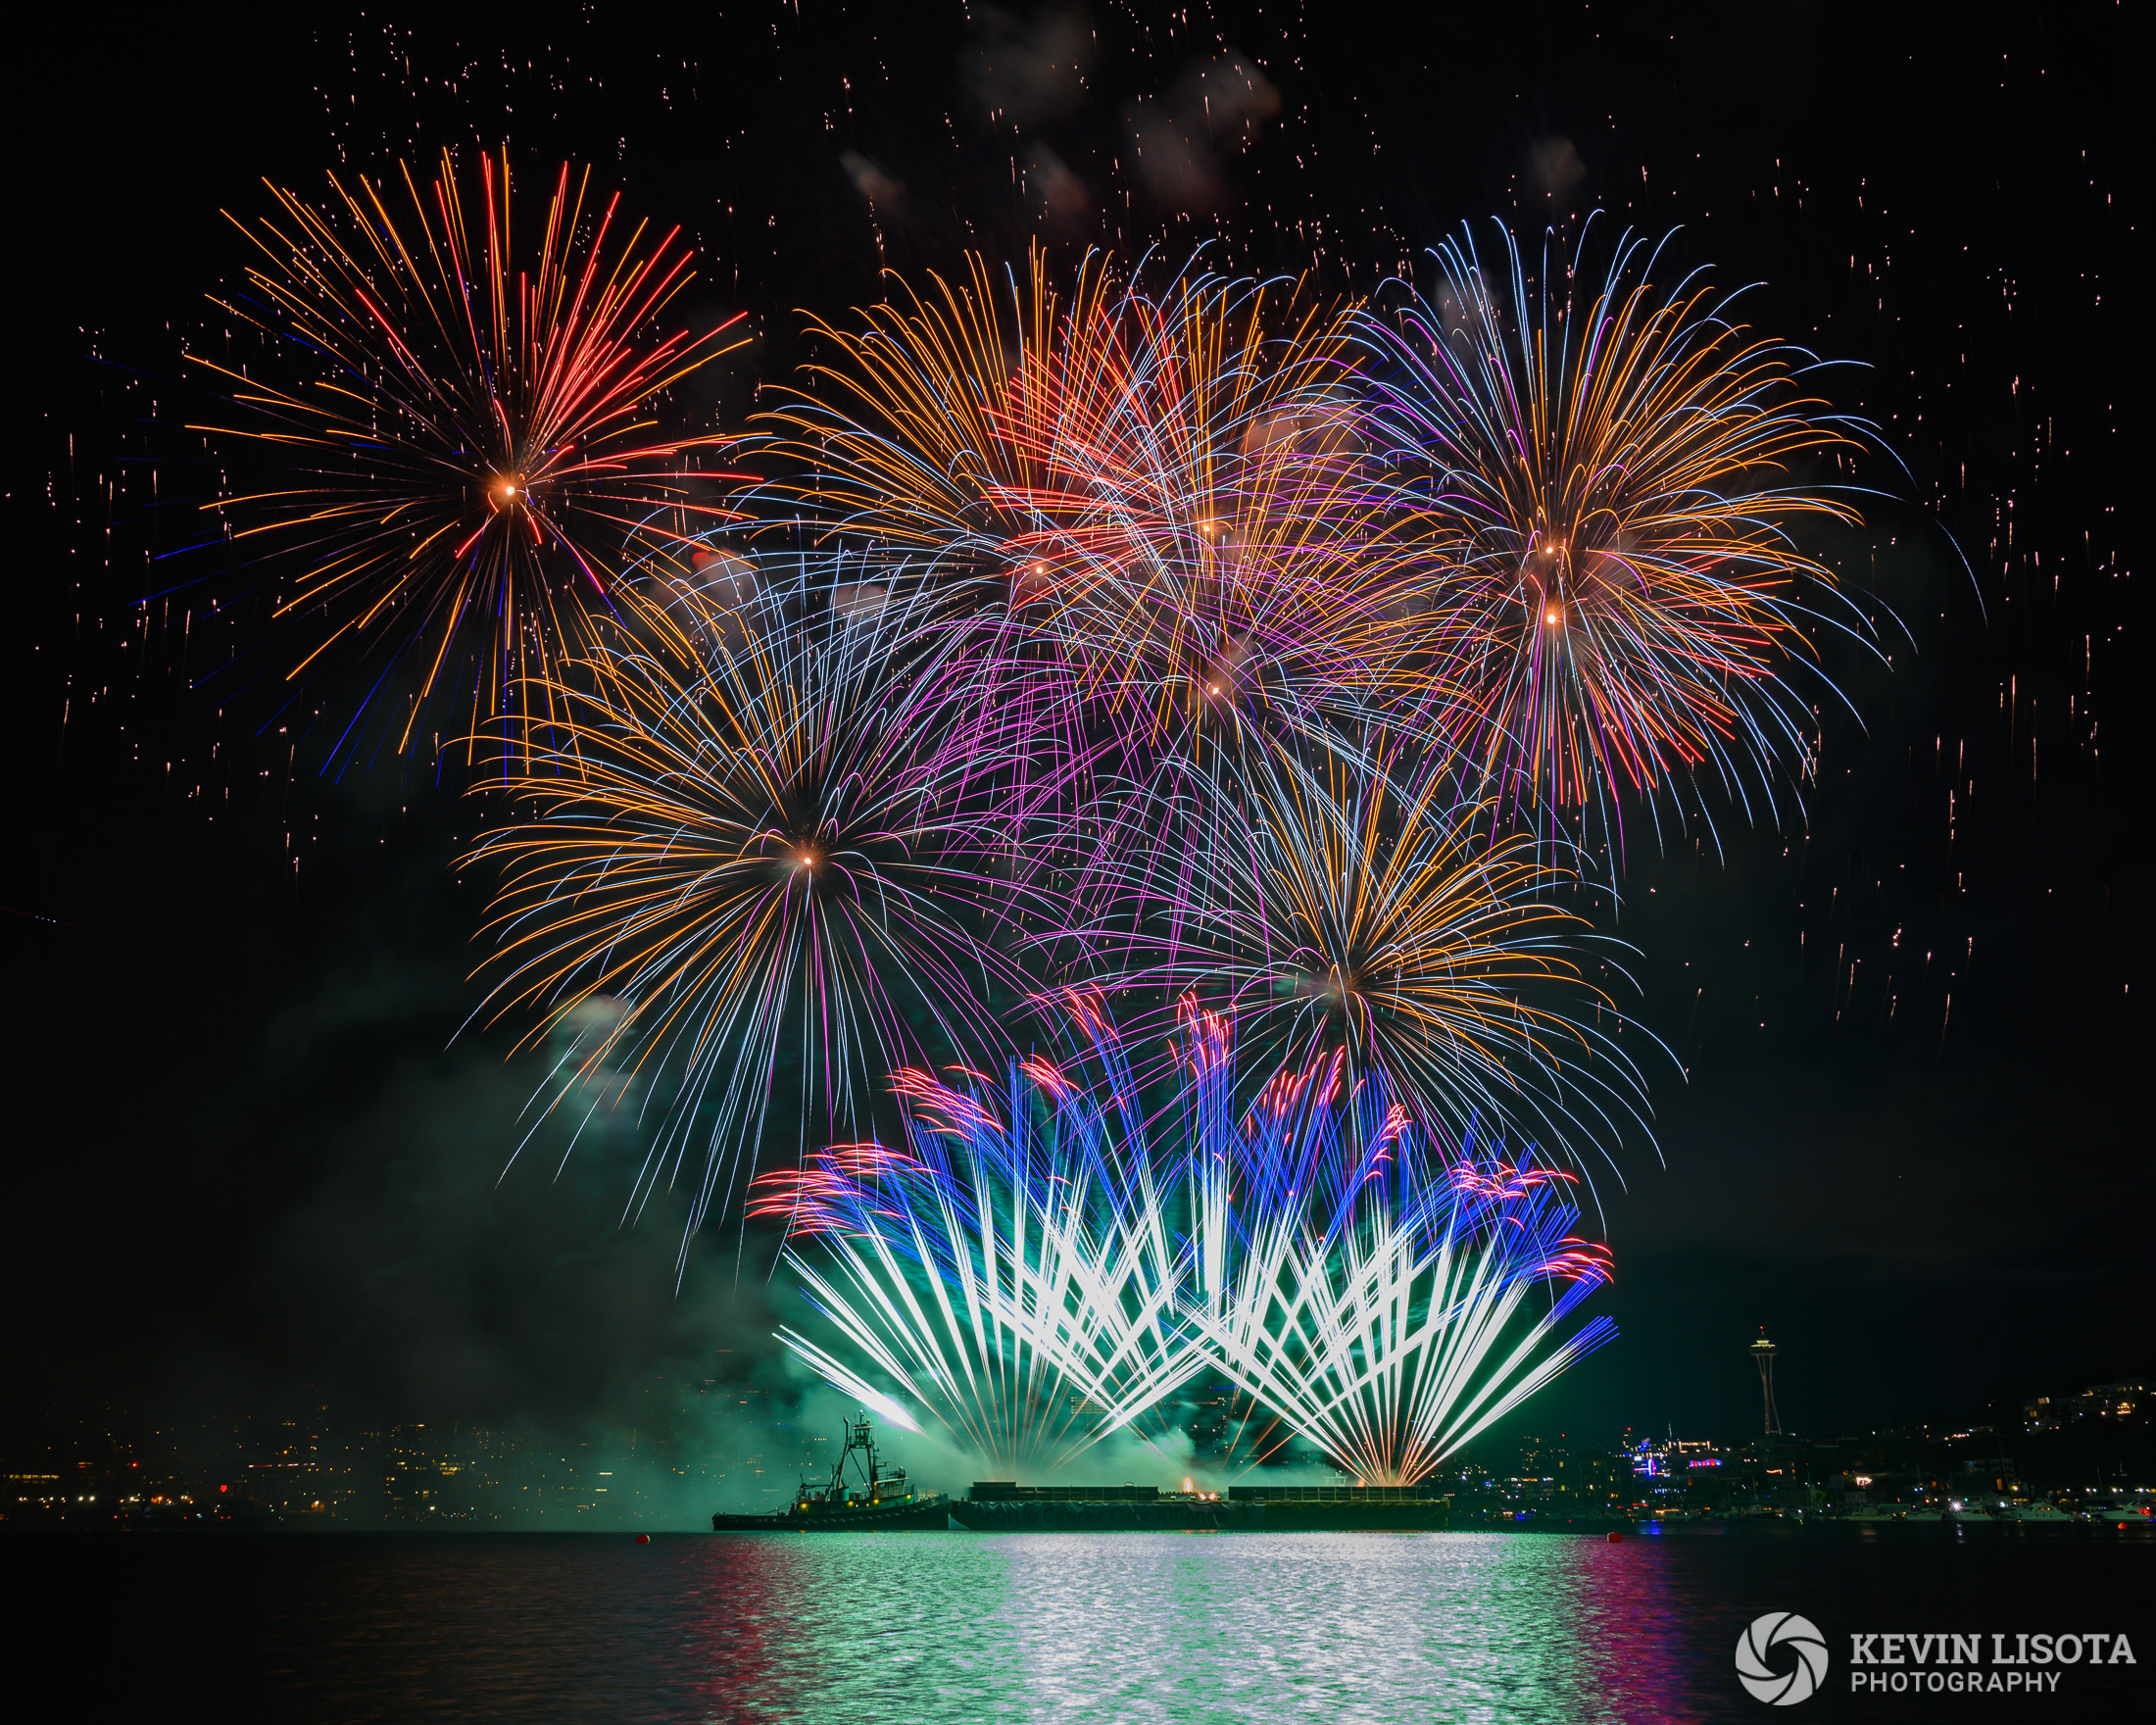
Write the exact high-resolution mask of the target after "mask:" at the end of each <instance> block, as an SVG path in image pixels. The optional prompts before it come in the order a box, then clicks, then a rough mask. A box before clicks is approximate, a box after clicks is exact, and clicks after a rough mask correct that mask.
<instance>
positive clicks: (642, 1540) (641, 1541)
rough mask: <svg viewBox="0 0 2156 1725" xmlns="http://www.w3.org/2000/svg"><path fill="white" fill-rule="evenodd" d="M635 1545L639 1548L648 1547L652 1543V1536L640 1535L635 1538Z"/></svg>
mask: <svg viewBox="0 0 2156 1725" xmlns="http://www.w3.org/2000/svg"><path fill="white" fill-rule="evenodd" d="M636 1543H637V1544H638V1545H640V1546H648V1545H650V1544H651V1543H652V1536H651V1535H650V1534H648V1533H640V1534H638V1535H637V1536H636Z"/></svg>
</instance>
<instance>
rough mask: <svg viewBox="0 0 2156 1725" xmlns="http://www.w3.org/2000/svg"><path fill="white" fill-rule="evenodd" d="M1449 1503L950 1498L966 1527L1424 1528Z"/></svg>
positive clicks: (1236, 1490) (1407, 1491)
mask: <svg viewBox="0 0 2156 1725" xmlns="http://www.w3.org/2000/svg"><path fill="white" fill-rule="evenodd" d="M1451 1506H1452V1505H1451V1500H1450V1499H1448V1498H1443V1497H1439V1496H1437V1495H1435V1494H1433V1493H1428V1492H1425V1491H1423V1490H1422V1489H1421V1488H1419V1487H1416V1486H1234V1487H1231V1488H1230V1489H1229V1491H1228V1494H1227V1496H1226V1497H1221V1496H1219V1495H1217V1494H1212V1493H1203V1492H1160V1491H1155V1490H1154V1489H1153V1488H1152V1486H1021V1485H1018V1484H1016V1483H1015V1482H1013V1481H1010V1480H975V1481H974V1482H973V1491H972V1495H971V1496H970V1497H967V1498H963V1499H960V1500H959V1501H958V1502H957V1503H953V1504H952V1505H951V1524H952V1526H954V1527H957V1528H963V1529H965V1530H966V1531H968V1532H970V1533H1021V1532H1023V1533H1055V1532H1069V1533H1087V1532H1104V1531H1108V1530H1112V1529H1127V1530H1130V1531H1133V1532H1168V1531H1176V1530H1182V1529H1189V1528H1217V1529H1219V1530H1221V1531H1222V1532H1226V1533H1318V1532H1324V1533H1362V1532H1369V1533H1423V1532H1435V1531H1436V1530H1438V1529H1441V1528H1443V1527H1446V1525H1448V1523H1449V1521H1450V1519H1451Z"/></svg>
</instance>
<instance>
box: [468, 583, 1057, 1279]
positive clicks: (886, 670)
mask: <svg viewBox="0 0 2156 1725" xmlns="http://www.w3.org/2000/svg"><path fill="white" fill-rule="evenodd" d="M844 572H845V571H843V570H840V571H837V573H838V574H839V575H841V576H843V574H844ZM852 585H853V584H852V583H849V582H847V581H845V580H843V579H839V578H834V575H833V572H832V571H830V570H824V571H823V572H822V574H821V577H820V579H817V580H811V581H808V582H797V583H796V584H794V585H793V587H792V588H791V589H790V590H789V589H787V588H784V587H780V588H779V589H778V590H777V591H776V592H775V593H770V594H767V596H766V599H765V601H764V602H763V605H762V607H761V608H760V610H759V611H758V612H757V613H755V614H754V615H752V616H751V617H750V618H749V619H748V621H746V622H745V621H744V620H743V617H742V616H741V615H740V614H739V613H714V614H712V617H711V620H710V621H709V622H707V623H704V624H699V625H697V626H696V627H694V628H690V629H687V630H685V632H687V633H690V634H692V635H694V636H696V637H697V638H699V639H700V640H701V641H703V642H704V643H705V644H706V645H705V649H704V655H705V656H704V657H702V658H701V659H698V660H693V661H688V662H682V661H679V660H676V659H673V658H671V657H669V656H668V655H665V654H662V653H656V652H634V653H628V652H624V653H623V654H621V655H620V656H618V657H615V658H613V659H612V660H611V662H610V664H609V665H607V666H606V667H605V672H604V674H598V673H596V672H595V673H593V674H589V675H582V674H576V673H577V671H578V667H577V666H576V665H570V666H569V667H568V670H569V673H570V674H568V675H567V676H565V677H564V679H563V680H562V681H560V682H559V683H557V684H555V685H553V686H551V687H549V688H548V689H547V690H545V691H543V697H544V700H545V702H546V703H547V705H548V706H549V708H550V710H551V711H553V712H554V713H555V714H556V715H558V717H557V721H556V723H555V724H554V725H553V726H552V727H551V728H550V729H549V731H548V732H547V733H546V742H545V748H544V750H543V751H535V752H534V754H533V756H532V758H531V759H530V761H529V763H528V764H513V765H512V767H511V770H510V777H509V783H508V792H509V795H510V798H511V800H512V802H513V803H514V804H515V806H516V811H517V813H516V817H515V819H514V820H513V821H512V823H511V824H509V825H508V826H507V827H506V828H504V829H502V830H499V831H497V832H496V833H495V834H494V835H493V836H492V837H491V838H489V839H488V840H487V841H486V842H485V843H484V844H483V845H481V846H480V847H479V848H478V851H477V852H476V854H475V855H474V857H473V858H472V859H471V861H473V862H488V863H490V864H494V865H497V866H498V867H499V868H500V869H501V886H500V889H499V892H498V894H497V897H496V900H495V904H494V907H493V911H492V912H491V915H490V919H489V923H488V930H489V932H490V933H492V934H493V935H494V936H495V938H496V940H497V943H498V951H497V953H496V955H495V957H494V959H493V960H492V961H491V963H492V966H493V967H494V968H495V970H496V977H497V979H496V981H495V984H494V987H493V990H492V992H491V993H490V995H489V997H488V1002H487V1008H486V1009H485V1010H489V1011H491V1012H493V1013H495V1014H497V1015H498V1014H499V1013H501V1012H503V1011H506V1010H511V1009H512V1008H515V1009H519V1010H522V1011H523V1012H525V1013H526V1014H527V1016H528V1022H529V1024H530V1029H529V1032H528V1036H529V1039H532V1040H536V1039H539V1038H543V1037H545V1036H547V1035H548V1034H549V1033H550V1031H552V1030H553V1029H554V1027H556V1026H557V1025H558V1024H561V1023H563V1022H564V1021H565V1020H566V1019H568V1018H569V1017H570V1016H571V1015H572V1014H575V1013H577V1012H578V1011H579V1010H581V1009H583V1008H585V1006H586V1004H587V1003H589V1002H592V1001H594V1000H600V999H605V1000H609V1001H612V1002H613V1003H615V1005H614V1007H613V1015H612V1016H611V1017H610V1019H609V1020H608V1021H607V1023H606V1024H605V1025H604V1027H603V1033H601V1034H598V1035H595V1036H588V1037H585V1038H584V1039H583V1040H581V1041H580V1042H578V1043H576V1044H575V1045H574V1052H573V1054H572V1056H570V1057H566V1058H564V1060H563V1061H562V1063H561V1064H559V1065H558V1066H557V1068H556V1071H555V1074H554V1077H553V1079H552V1080H550V1086H549V1088H548V1090H547V1091H545V1092H544V1093H543V1098H544V1109H543V1111H545V1112H549V1113H552V1112H556V1111H559V1110H560V1109H562V1108H563V1107H564V1105H565V1104H571V1103H573V1102H574V1101H575V1100H576V1099H577V1098H579V1097H580V1096H582V1095H583V1094H584V1091H585V1089H586V1087H587V1086H588V1084H589V1082H590V1079H591V1076H592V1075H593V1074H595V1073H599V1072H603V1071H604V1072H613V1073H617V1074H621V1075H623V1076H625V1077H626V1078H629V1079H633V1080H636V1081H639V1082H641V1083H642V1085H643V1086H644V1101H643V1102H642V1104H641V1105H640V1107H641V1109H643V1110H644V1112H645V1113H646V1114H647V1115H648V1116H652V1117H654V1118H655V1119H656V1123H657V1131H656V1135H655V1137H654V1138H653V1140H652V1148H651V1150H650V1151H649V1154H648V1156H647V1159H646V1161H645V1164H644V1167H643V1171H642V1173H641V1175H640V1176H639V1179H638V1181H637V1182H636V1195H635V1196H634V1197H633V1198H632V1201H631V1202H632V1207H635V1206H638V1205H640V1204H641V1203H642V1202H643V1200H644V1199H645V1198H646V1197H648V1196H649V1194H650V1193H651V1191H652V1190H653V1188H654V1186H655V1184H656V1183H657V1182H659V1181H661V1180H662V1179H665V1180H671V1179H673V1178H674V1177H676V1176H677V1175H678V1174H679V1172H680V1171H681V1168H682V1164H683V1161H684V1158H687V1157H688V1156H689V1155H690V1154H691V1153H692V1151H700V1152H701V1155H702V1158H703V1165H702V1169H701V1172H700V1175H699V1176H698V1179H697V1181H696V1186H695V1191H696V1198H695V1203H694V1205H693V1207H692V1217H691V1224H690V1225H691V1231H692V1232H693V1231H694V1228H695V1227H696V1226H697V1225H698V1224H700V1223H701V1221H702V1219H703V1218H704V1216H705V1214H706V1213H707V1212H708V1210H709V1209H710V1207H711V1205H712V1204H713V1203H714V1202H715V1203H718V1204H719V1206H720V1212H721V1213H722V1214H723V1213H725V1211H726V1210H727V1209H728V1208H730V1207H731V1204H732V1193H733V1191H734V1186H733V1181H734V1179H735V1176H736V1173H737V1172H738V1169H739V1166H740V1163H741V1161H742V1159H743V1158H744V1156H745V1155H746V1156H748V1157H749V1158H752V1159H753V1156H754V1152H755V1147H756V1146H757V1145H758V1144H759V1143H760V1141H761V1139H762V1135H763V1130H764V1125H765V1122H766V1118H767V1115H768V1111H769V1109H770V1107H771V1104H772V1102H773V1100H774V1093H775V1092H777V1091H779V1090H781V1089H790V1090H792V1091H793V1092H794V1095H795V1097H796V1098H797V1099H798V1100H797V1101H796V1102H791V1103H787V1104H785V1105H784V1106H782V1107H781V1109H780V1110H779V1111H780V1113H781V1115H782V1117H786V1118H787V1119H788V1124H789V1126H790V1127H793V1126H798V1128H799V1131H800V1134H801V1136H802V1138H803V1140H804V1141H807V1140H809V1138H810V1137H811V1135H814V1136H815V1137H817V1138H819V1139H820V1138H823V1137H824V1135H826V1134H828V1135H829V1136H848V1135H853V1136H859V1135H860V1134H861V1133H862V1132H863V1131H864V1130H866V1129H868V1128H869V1127H870V1126H871V1124H872V1122H871V1121H870V1120H869V1119H868V1117H867V1112H866V1109H867V1099H868V1097H869V1095H870V1089H869V1086H870V1084H871V1082H872V1081H877V1082H880V1079H881V1076H882V1075H883V1074H885V1073H887V1072H889V1071H891V1070H892V1069H893V1068H894V1067H896V1066H899V1065H901V1064H904V1063H906V1062H907V1061H909V1060H915V1059H919V1058H921V1056H922V1054H923V1051H924V1050H925V1051H927V1052H928V1054H929V1057H930V1058H935V1056H936V1055H937V1054H938V1053H941V1052H946V1051H949V1050H952V1049H955V1048H969V1049H987V1050H995V1049H998V1048H1001V1047H1005V1046H1007V1039H1006V1035H1005V1028H1004V1021H1005V1017H1004V1015H1005V1014H1006V1013H1007V1012H1008V1010H1010V1008H1011V1006H1012V1004H1013V1003H1014V1002H1022V1001H1023V999H1024V998H1025V993H1026V985H1025V984H1024V982H1023V979H1022V978H1020V977H1019V975H1018V974H1017V972H1016V969H1015V967H1014V966H1013V965H1012V964H1011V963H1010V962H1009V961H1007V960H1006V959H1005V958H1003V957H1001V956H1000V952H999V943H998V942H997V941H996V940H995V939H994V938H993V936H994V933H995V924H996V922H997V919H998V918H999V917H1005V916H1009V915H1014V914H1016V913H1017V912H1018V910H1019V909H1021V908H1022V907H1023V906H1024V905H1025V904H1026V903H1028V902H1029V899H1028V895H1027V894H1026V893H1024V892H1023V891H1021V890H1019V889H1014V888H1011V887H1009V886H1008V885H1007V884H999V883H998V882H996V881H995V880H994V879H993V878H991V877H990V876H989V875H988V874H987V873H985V872H984V871H983V865H982V864H981V863H980V862H977V861H976V860H975V854H974V853H973V852H972V851H971V850H969V849H968V848H967V844H966V841H967V840H968V838H969V837H970V836H972V835H975V834H977V833H978V831H979V830H980V828H981V825H982V816H981V815H980V814H979V813H978V812H977V811H976V810H975V809H974V808H973V807H972V805H971V804H970V802H969V800H968V792H967V785H968V783H969V779H968V774H969V773H971V772H973V771H975V770H976V769H977V768H978V765H979V763H980V761H981V760H982V759H983V758H984V757H986V756H988V755H990V754H992V753H993V751H994V749H995V747H996V744H995V740H994V739H993V737H991V736H989V735H987V734H986V733H984V732H983V731H982V730H981V729H980V728H979V727H978V726H967V725H963V724H960V723H959V722H957V720H956V715H955V706H954V698H953V689H952V679H953V678H954V677H956V676H957V675H959V674H960V673H961V671H962V668H963V661H962V658H961V657H960V656H959V655H958V653H957V651H956V647H955V644H954V643H953V641H951V640H950V639H949V638H944V639H940V640H939V639H935V638H925V637H924V636H923V634H922V632H921V631H918V630H916V629H914V628H912V627H911V626H910V624H909V621H908V618H907V615H906V607H905V606H904V605H898V606H894V607H892V608H889V609H885V608H881V607H879V608H876V609H874V610H873V611H868V612H864V613H860V614H858V615H857V614H856V613H854V612H852V611H850V610H848V609H847V608H846V607H845V606H844V605H843V604H835V603H834V602H833V595H834V593H843V592H847V591H850V590H851V588H852ZM759 619H760V620H761V622H762V624H763V625H764V626H761V627H758V626H755V624H756V623H757V621H758V620H759ZM729 638H731V639H732V640H733V641H735V642H736V643H738V644H736V645H729V644H728V641H729ZM1004 944H1008V943H1004ZM788 1079H791V1080H792V1082H791V1083H788V1082H785V1081H786V1080H788ZM791 1135H792V1133H791V1132H789V1136H791ZM684 1249H686V1247H684Z"/></svg>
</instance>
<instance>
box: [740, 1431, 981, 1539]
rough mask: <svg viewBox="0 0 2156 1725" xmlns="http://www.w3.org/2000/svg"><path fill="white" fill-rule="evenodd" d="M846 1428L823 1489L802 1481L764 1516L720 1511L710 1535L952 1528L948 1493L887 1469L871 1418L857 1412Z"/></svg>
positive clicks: (903, 1469)
mask: <svg viewBox="0 0 2156 1725" xmlns="http://www.w3.org/2000/svg"><path fill="white" fill-rule="evenodd" d="M845 1430H846V1447H845V1448H844V1449H843V1450H841V1451H840V1452H839V1458H838V1460H837V1461H836V1462H834V1463H833V1464H832V1467H831V1479H830V1482H829V1484H827V1485H825V1486H824V1487H822V1488H821V1489H820V1490H818V1489H816V1488H814V1487H812V1486H810V1485H809V1482H808V1481H807V1480H803V1481H802V1483H801V1489H800V1490H799V1491H797V1492H796V1493H795V1494H794V1497H793V1501H792V1502H791V1503H788V1504H786V1505H785V1507H783V1508H781V1509H775V1510H772V1511H771V1512H770V1513H768V1514H764V1515H733V1514H728V1513H727V1512H725V1511H724V1510H720V1511H719V1512H717V1513H716V1514H714V1515H712V1517H711V1531H712V1532H713V1533H861V1532H895V1531H898V1530H901V1529H906V1528H916V1529H917V1528H943V1527H947V1526H949V1525H950V1509H949V1503H948V1501H947V1500H946V1499H945V1497H944V1495H943V1493H941V1492H926V1493H922V1492H916V1491H915V1490H914V1489H913V1487H912V1484H911V1482H909V1481H908V1480H907V1477H906V1469H905V1468H903V1467H894V1468H891V1469H889V1470H886V1469H885V1468H884V1466H883V1463H882V1459H881V1457H880V1456H879V1455H878V1454H877V1452H876V1440H875V1434H874V1433H873V1432H872V1431H871V1430H870V1428H869V1424H868V1415H867V1414H865V1413H857V1414H856V1415H855V1416H854V1418H853V1420H852V1421H851V1422H850V1423H849V1424H848V1425H847V1426H846V1428H845ZM849 1463H851V1464H852V1465H851V1469H850V1468H849ZM849 1471H851V1472H852V1473H853V1474H854V1475H855V1476H857V1479H858V1484H857V1483H855V1482H854V1481H850V1480H849V1479H848V1477H847V1476H848V1473H849Z"/></svg>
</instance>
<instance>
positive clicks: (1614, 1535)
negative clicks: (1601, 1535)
mask: <svg viewBox="0 0 2156 1725" xmlns="http://www.w3.org/2000/svg"><path fill="white" fill-rule="evenodd" d="M1609 1543H1610V1544H1611V1545H1613V1546H1621V1545H1623V1544H1624V1543H1625V1536H1624V1535H1623V1534H1621V1533H1619V1532H1618V1531H1617V1530H1616V1529H1615V1528H1614V1527H1613V1528H1611V1529H1610V1530H1609Z"/></svg>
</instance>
